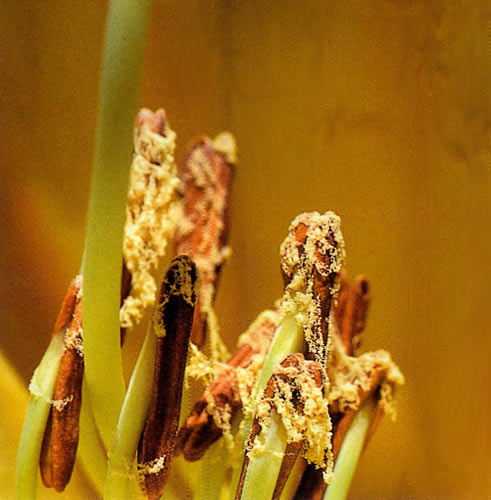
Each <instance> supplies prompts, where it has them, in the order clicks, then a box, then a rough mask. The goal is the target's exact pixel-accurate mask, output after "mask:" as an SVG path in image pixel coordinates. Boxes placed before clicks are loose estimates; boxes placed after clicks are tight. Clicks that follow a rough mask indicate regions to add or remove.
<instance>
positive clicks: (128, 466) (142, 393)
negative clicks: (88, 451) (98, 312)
mask: <svg viewBox="0 0 491 500" xmlns="http://www.w3.org/2000/svg"><path fill="white" fill-rule="evenodd" d="M151 325H152V323H150V326H149V328H148V331H147V334H146V336H145V340H144V342H143V346H142V348H141V350H140V354H139V356H138V360H137V362H136V365H135V368H134V370H133V373H132V375H131V379H130V383H129V386H128V391H127V393H126V397H125V399H124V403H123V407H122V409H121V414H120V416H119V421H118V426H117V428H116V434H115V437H114V442H113V446H112V448H111V452H110V453H109V457H108V471H107V479H106V485H105V488H104V499H105V500H119V499H124V498H127V491H128V487H129V481H130V478H131V476H132V473H133V472H134V471H135V470H136V465H135V454H136V448H137V446H138V441H139V439H140V436H141V434H142V431H143V426H144V425H145V418H146V416H147V413H148V408H149V405H150V399H151V395H152V380H153V371H154V363H155V345H156V339H157V337H156V335H155V332H154V330H153V328H152V326H151Z"/></svg>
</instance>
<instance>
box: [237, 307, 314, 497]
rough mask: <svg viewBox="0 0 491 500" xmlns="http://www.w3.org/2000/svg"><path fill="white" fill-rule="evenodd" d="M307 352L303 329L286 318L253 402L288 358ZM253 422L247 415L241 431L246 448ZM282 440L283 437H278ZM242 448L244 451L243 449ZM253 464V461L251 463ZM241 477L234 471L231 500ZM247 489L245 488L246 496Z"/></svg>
mask: <svg viewBox="0 0 491 500" xmlns="http://www.w3.org/2000/svg"><path fill="white" fill-rule="evenodd" d="M304 351H305V338H304V334H303V328H302V327H301V325H299V324H298V322H297V321H296V320H295V318H294V317H293V316H286V317H285V318H284V319H283V321H282V322H281V324H280V326H279V327H278V328H277V330H276V333H275V335H274V337H273V341H272V342H271V345H270V347H269V350H268V354H267V356H266V359H265V361H264V364H263V367H262V369H261V373H260V374H259V377H258V380H257V382H256V385H255V387H254V389H253V390H252V393H251V401H253V402H254V403H255V402H256V400H257V398H258V396H259V395H260V394H261V393H262V391H263V390H264V388H265V387H266V384H267V383H268V380H269V378H270V377H271V375H272V374H273V371H274V370H275V368H276V367H278V365H279V364H280V363H281V362H282V361H283V360H284V359H285V358H286V356H288V355H289V354H293V353H296V352H304ZM252 421H253V415H247V416H246V417H245V419H244V423H243V426H242V429H241V430H240V431H239V435H240V439H241V442H242V445H243V446H244V444H245V441H246V439H247V437H248V436H249V433H250V431H251V427H252ZM278 438H279V439H280V440H281V439H282V438H281V436H278ZM281 444H282V446H283V451H284V450H285V447H286V437H285V439H284V440H282V443H281ZM243 446H242V449H243ZM251 462H252V461H251ZM239 477H240V467H237V468H236V469H234V473H233V476H232V481H231V485H230V498H231V499H233V498H234V496H235V489H236V487H237V484H238V481H239ZM244 493H246V492H245V488H244V492H243V495H244Z"/></svg>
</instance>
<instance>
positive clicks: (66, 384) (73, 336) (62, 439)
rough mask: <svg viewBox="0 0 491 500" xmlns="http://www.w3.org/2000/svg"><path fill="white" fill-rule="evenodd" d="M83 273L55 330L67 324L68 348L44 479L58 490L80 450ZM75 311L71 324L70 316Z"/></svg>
mask: <svg viewBox="0 0 491 500" xmlns="http://www.w3.org/2000/svg"><path fill="white" fill-rule="evenodd" d="M81 284H82V279H81V276H77V277H76V278H75V279H74V280H73V282H72V284H71V285H70V287H69V289H68V293H67V296H66V298H65V300H64V302H63V305H62V309H61V312H60V315H59V316H58V320H57V321H56V325H55V334H56V333H58V332H59V331H60V327H61V328H62V329H63V328H64V342H65V350H64V352H63V355H62V358H61V362H60V368H59V372H58V378H57V380H56V385H55V390H54V394H53V403H52V407H51V410H50V414H49V417H48V423H47V427H46V430H45V433H44V439H43V445H42V449H41V456H40V469H41V477H42V479H43V483H44V484H45V486H47V487H52V488H54V489H55V490H56V491H63V490H64V489H65V487H66V485H67V484H68V482H69V481H70V477H71V475H72V471H73V467H74V465H75V457H76V454H77V445H78V434H79V417H80V405H81V399H82V379H83V373H84V363H83V357H82V352H81V349H82V347H81V346H82V344H81V342H82V341H81V329H82V302H81V295H80V288H81ZM70 312H71V320H70V324H69V327H68V328H66V326H65V325H66V324H67V322H66V319H67V317H68V315H69V313H70Z"/></svg>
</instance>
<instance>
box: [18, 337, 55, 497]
mask: <svg viewBox="0 0 491 500" xmlns="http://www.w3.org/2000/svg"><path fill="white" fill-rule="evenodd" d="M63 347H64V345H63V334H57V335H55V336H54V337H53V338H52V339H51V342H50V344H49V346H48V349H47V350H46V352H45V354H44V356H43V359H42V360H41V363H39V366H38V367H37V368H36V371H35V372H34V375H33V376H32V380H31V383H30V385H29V391H30V393H31V394H30V398H29V405H28V407H27V411H26V416H25V418H24V426H23V427H22V434H21V437H20V444H19V451H18V455H17V471H16V476H15V482H16V485H15V488H16V499H17V500H32V499H34V498H36V489H37V475H38V467H39V455H40V453H41V446H42V442H43V436H44V429H45V427H46V421H47V420H48V415H49V410H50V407H51V399H52V397H53V391H54V387H55V383H56V378H57V376H58V369H59V367H60V361H61V356H62V354H63Z"/></svg>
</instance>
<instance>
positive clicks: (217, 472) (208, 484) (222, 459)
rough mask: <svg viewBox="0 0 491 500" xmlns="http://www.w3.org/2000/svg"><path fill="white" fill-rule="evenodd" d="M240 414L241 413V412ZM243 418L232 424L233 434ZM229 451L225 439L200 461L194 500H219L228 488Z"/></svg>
mask: <svg viewBox="0 0 491 500" xmlns="http://www.w3.org/2000/svg"><path fill="white" fill-rule="evenodd" d="M239 413H240V412H239ZM241 419H242V417H241V415H238V414H237V415H235V416H234V417H233V419H232V423H231V433H232V435H233V436H235V435H236V434H237V429H238V428H239V424H240V421H241ZM229 455H230V453H229V449H228V447H227V444H226V443H225V440H224V439H219V440H218V441H216V442H215V443H213V444H212V445H211V446H210V448H209V449H208V450H207V451H206V453H205V455H204V457H203V458H201V460H200V461H199V464H200V471H199V480H198V482H197V485H196V488H195V489H194V496H193V500H211V499H214V500H218V499H219V498H221V496H222V493H223V490H224V487H225V486H226V482H227V481H226V477H227V472H228V469H229V467H230V464H229Z"/></svg>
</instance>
